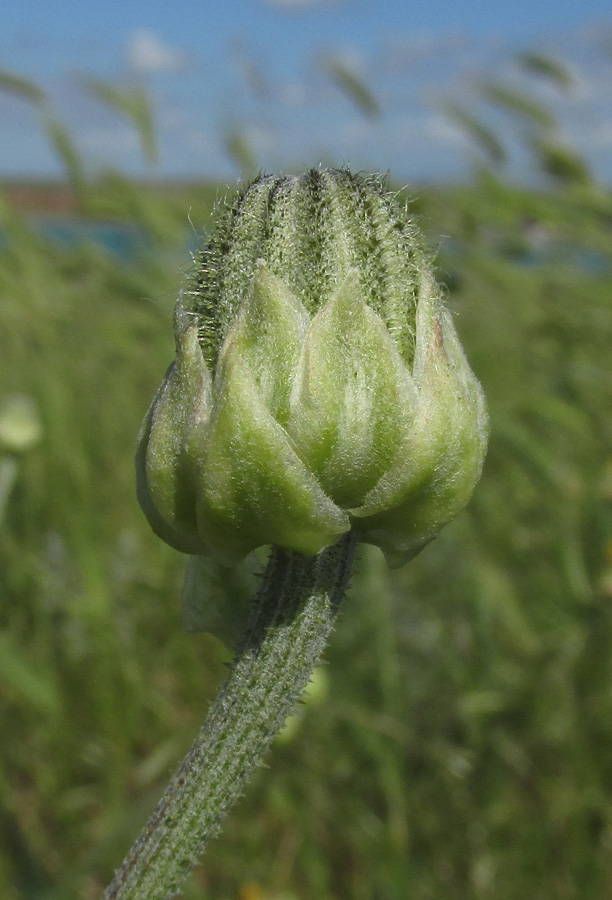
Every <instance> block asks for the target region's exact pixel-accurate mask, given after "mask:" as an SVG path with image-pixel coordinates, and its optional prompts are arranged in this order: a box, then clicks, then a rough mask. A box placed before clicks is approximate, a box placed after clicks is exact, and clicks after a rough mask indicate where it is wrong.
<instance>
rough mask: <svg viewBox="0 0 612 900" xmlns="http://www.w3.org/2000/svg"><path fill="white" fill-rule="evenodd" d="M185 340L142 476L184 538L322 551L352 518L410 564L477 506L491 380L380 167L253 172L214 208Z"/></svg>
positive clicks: (190, 542)
mask: <svg viewBox="0 0 612 900" xmlns="http://www.w3.org/2000/svg"><path fill="white" fill-rule="evenodd" d="M185 299H188V301H189V302H188V304H186V303H185ZM175 337H176V346H177V353H176V360H175V362H174V363H173V365H172V366H171V367H170V369H169V371H168V373H167V374H166V378H165V379H164V382H163V384H162V386H161V388H160V390H159V391H158V393H157V395H156V397H155V399H154V401H153V404H152V406H151V409H150V410H149V412H148V414H147V416H146V417H145V421H144V423H143V427H142V429H141V434H140V438H139V449H138V455H137V470H138V494H139V499H140V502H141V505H142V507H143V510H144V512H145V514H146V516H147V518H148V520H149V522H150V524H151V526H152V528H153V530H154V531H155V532H156V533H157V534H159V535H160V537H162V538H163V539H164V540H166V541H167V542H168V543H169V544H171V545H172V546H174V547H176V548H177V549H179V550H182V551H183V552H186V553H190V554H196V555H214V556H216V557H217V558H219V559H221V560H224V561H227V562H234V561H237V560H240V559H241V558H243V557H244V556H246V555H247V554H248V553H249V552H250V551H252V550H253V549H255V548H257V547H258V546H261V545H264V544H275V545H278V546H280V547H283V548H286V549H290V550H295V551H297V552H299V553H302V554H306V555H311V554H315V553H317V552H319V551H320V550H322V549H323V548H324V547H327V546H330V545H331V544H333V543H335V542H336V541H337V540H338V539H339V537H340V536H341V535H342V534H344V533H346V532H347V531H349V530H354V531H356V532H358V535H359V537H360V539H361V540H364V541H367V542H369V543H373V544H376V545H378V546H379V547H381V548H382V550H383V551H384V553H385V555H386V557H387V560H388V561H389V563H390V564H392V565H400V564H402V563H403V562H406V561H407V560H408V559H410V558H411V557H413V556H414V555H415V554H416V553H417V552H418V551H419V550H420V549H421V548H422V547H423V546H424V545H425V544H426V543H427V542H428V541H430V540H431V539H432V538H433V537H434V536H435V535H436V534H437V532H438V531H439V530H440V528H442V527H443V526H444V525H445V524H446V523H447V522H449V521H450V520H451V519H452V518H453V517H454V516H455V515H456V514H457V513H458V512H459V511H460V510H461V509H462V508H463V507H464V506H465V505H466V503H467V502H468V500H469V498H470V496H471V494H472V491H473V489H474V487H475V485H476V483H477V481H478V479H479V477H480V472H481V468H482V463H483V459H484V455H485V451H486V445H487V436H488V435H487V414H486V407H485V401H484V396H483V392H482V389H481V387H480V384H479V382H478V381H477V379H476V377H475V376H474V374H473V373H472V371H471V369H470V367H469V364H468V362H467V359H466V357H465V354H464V352H463V350H462V348H461V345H460V343H459V340H458V337H457V334H456V332H455V329H454V326H453V323H452V319H451V317H450V315H449V314H448V312H447V311H446V310H445V308H444V306H443V303H442V298H441V292H440V289H439V287H438V285H437V284H436V281H435V279H434V277H433V274H432V266H431V261H430V257H429V255H428V253H427V252H426V250H425V249H424V246H423V243H422V239H421V236H420V233H419V231H418V229H417V227H416V225H415V223H414V221H413V219H412V217H411V215H410V210H409V208H407V207H406V206H405V205H402V204H401V203H399V202H398V200H397V198H396V197H395V195H393V194H391V193H390V192H388V191H387V189H386V186H385V183H384V181H383V180H382V179H380V178H378V177H376V176H371V177H362V176H357V175H353V174H351V173H350V172H348V171H347V170H315V169H313V170H311V171H309V172H307V173H306V174H305V175H301V176H297V177H289V176H280V177H260V178H258V179H256V180H255V181H254V182H252V183H251V184H250V185H248V186H247V187H246V188H245V189H244V190H243V191H241V193H240V194H239V195H238V196H237V198H236V199H235V200H234V201H233V202H232V203H231V204H230V205H228V206H226V207H224V208H222V209H220V210H218V211H217V214H216V219H215V223H214V228H213V230H212V232H211V234H210V236H209V237H208V239H207V242H206V245H205V246H204V248H203V249H202V251H201V253H200V255H199V257H198V259H197V261H196V271H195V274H194V276H193V277H192V283H191V284H190V286H189V289H188V290H186V291H185V292H184V294H183V295H182V296H181V298H180V299H179V302H178V304H177V312H176V315H175Z"/></svg>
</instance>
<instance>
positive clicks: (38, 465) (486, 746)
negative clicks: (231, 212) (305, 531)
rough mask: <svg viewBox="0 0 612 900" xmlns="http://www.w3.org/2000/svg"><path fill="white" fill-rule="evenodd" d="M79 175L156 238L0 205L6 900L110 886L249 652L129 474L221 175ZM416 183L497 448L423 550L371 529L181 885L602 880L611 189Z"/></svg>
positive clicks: (609, 832)
mask: <svg viewBox="0 0 612 900" xmlns="http://www.w3.org/2000/svg"><path fill="white" fill-rule="evenodd" d="M79 189H80V192H81V193H80V197H79V202H80V203H81V208H82V211H83V213H85V214H86V215H87V217H88V219H89V220H91V221H99V220H102V219H103V220H109V219H110V220H112V221H114V222H123V223H125V222H129V223H131V224H132V225H134V226H136V227H137V229H138V234H139V236H140V237H141V238H142V247H141V248H140V250H138V252H134V253H133V254H131V256H130V257H129V258H127V259H122V258H120V257H118V256H116V255H113V253H112V252H109V251H107V250H105V249H104V248H103V247H101V246H100V245H99V244H98V243H97V242H95V241H92V242H87V241H84V242H80V243H78V244H73V245H67V246H62V245H59V244H57V243H54V242H53V240H51V239H49V238H47V237H43V236H41V234H40V232H39V230H37V229H36V228H35V227H33V226H32V225H31V223H29V220H27V219H26V218H24V217H23V216H21V215H20V214H19V213H17V212H16V211H15V210H14V209H12V208H10V207H9V206H8V205H6V204H3V205H0V235H1V240H0V708H1V711H0V721H1V723H2V725H1V735H2V737H1V744H0V897H2V900H94V898H97V897H99V895H100V893H101V891H102V890H103V888H104V886H105V885H106V883H107V882H108V880H109V879H110V877H111V875H112V872H113V870H114V868H115V867H116V866H117V865H118V864H119V862H120V861H121V858H122V857H123V855H124V853H125V851H126V850H127V847H128V846H129V843H130V841H131V839H132V838H133V837H134V836H135V834H136V833H137V831H138V830H139V828H140V827H141V826H142V824H143V823H144V821H145V818H146V816H147V814H148V812H149V811H150V810H151V809H152V808H153V806H154V804H155V802H156V800H157V798H158V797H159V795H160V793H161V790H162V789H163V786H164V784H165V782H166V780H167V778H168V776H169V774H170V772H171V771H172V768H173V767H174V766H175V764H176V763H177V762H178V760H179V759H180V758H181V757H182V755H183V754H184V752H185V750H186V749H187V747H188V745H189V743H190V741H191V739H192V737H193V735H194V734H195V732H196V730H197V728H198V727H199V725H200V724H201V723H202V721H203V717H204V712H205V709H206V706H207V704H208V703H209V701H210V700H211V699H212V697H213V696H214V693H215V691H216V689H217V687H218V685H219V684H220V682H221V681H222V679H223V678H224V674H225V672H226V663H227V661H228V659H229V656H228V653H227V651H226V650H225V649H224V647H223V645H222V644H221V643H220V642H218V641H217V640H216V639H215V638H214V637H212V636H209V635H206V634H200V635H187V634H185V633H184V632H183V630H182V627H181V616H180V590H181V583H182V577H183V572H184V568H185V557H183V556H181V555H180V554H178V553H176V552H174V551H172V550H170V549H169V548H168V547H166V546H165V545H163V544H162V542H161V541H160V540H159V539H158V538H156V537H155V536H154V535H153V534H152V533H151V532H150V530H149V528H148V526H147V524H146V521H145V519H144V517H143V516H142V514H141V513H140V511H139V509H138V506H137V503H136V498H135V489H134V474H133V454H134V446H135V440H136V435H137V432H138V428H139V425H140V421H141V419H142V416H143V414H144V412H145V411H146V408H147V406H148V404H149V402H150V400H151V397H152V396H153V393H154V391H155V389H156V388H157V386H158V384H159V381H160V379H161V377H162V374H163V372H164V370H165V368H166V367H167V365H168V363H169V362H170V360H171V359H172V356H173V352H174V348H173V340H172V330H171V315H172V307H173V303H174V299H175V297H176V294H177V291H178V289H179V286H180V284H181V281H182V279H183V277H184V276H185V274H186V273H187V272H188V271H189V269H190V265H191V262H190V256H189V249H188V248H189V245H190V243H191V244H193V240H194V237H193V233H192V231H191V225H190V224H189V222H192V223H194V227H195V229H196V231H198V232H199V231H201V230H202V229H203V228H204V227H205V225H206V222H207V220H208V215H209V213H210V209H211V206H212V202H213V200H214V197H215V193H216V189H215V188H214V187H213V188H211V187H210V186H208V187H207V186H201V187H194V188H193V189H181V190H177V191H159V190H153V189H152V188H147V187H143V186H139V185H137V184H134V183H132V182H130V181H128V180H127V179H125V178H122V177H120V176H119V175H112V176H111V175H108V176H105V179H103V180H101V181H97V182H95V183H92V184H89V185H84V184H80V186H79ZM413 202H414V209H415V214H417V215H418V217H419V220H420V223H421V225H422V227H423V228H424V229H425V230H426V231H427V233H428V234H429V236H430V238H431V240H432V241H433V243H434V244H436V245H438V246H439V248H440V253H439V259H438V274H439V276H440V279H441V280H442V281H443V282H444V283H445V284H446V286H447V291H448V303H449V306H450V307H451V308H452V310H453V311H454V313H455V314H456V316H455V319H456V325H457V329H458V331H459V334H460V337H461V339H462V341H463V343H464V346H465V347H466V351H467V354H468V357H469V359H470V362H471V364H472V366H473V368H474V370H475V372H476V373H477V375H478V377H479V378H480V379H481V381H482V383H483V386H484V388H485V391H486V394H487V397H488V401H489V406H490V416H491V444H490V451H489V455H488V458H487V462H486V464H485V470H484V474H483V478H482V481H481V483H480V485H479V487H478V488H477V490H476V493H475V496H474V498H473V500H472V502H471V504H470V506H469V507H468V509H467V510H466V511H465V512H464V513H462V514H461V515H460V516H459V518H458V519H457V520H456V521H455V522H454V523H452V524H451V525H450V526H448V527H447V528H446V529H445V530H444V531H443V532H442V534H441V535H440V537H439V538H438V539H437V540H436V541H435V542H434V543H433V544H431V545H430V546H429V547H427V548H426V549H425V550H424V551H423V553H422V554H421V555H420V556H419V557H417V559H416V560H415V561H414V562H412V563H411V564H410V565H409V566H407V567H406V568H404V569H399V570H395V571H393V572H390V571H388V570H387V569H386V567H385V565H384V562H383V559H382V556H381V555H380V554H379V552H378V551H375V550H373V549H372V548H368V549H365V548H364V549H363V550H362V551H361V553H360V558H359V561H358V564H357V567H356V573H355V576H354V578H353V584H352V588H351V590H350V592H349V595H348V597H347V600H346V601H345V606H344V610H343V613H342V615H341V616H340V620H339V624H338V627H337V629H336V632H335V635H334V638H333V641H332V643H331V646H330V647H329V649H328V651H327V654H326V665H325V667H324V669H323V670H322V672H321V673H319V676H318V678H317V687H318V690H317V691H316V692H315V693H314V695H313V698H312V700H311V701H310V702H309V703H307V704H306V705H305V706H304V707H303V709H302V710H301V714H300V718H299V719H298V720H295V721H293V722H292V724H291V728H290V730H288V731H287V732H286V733H285V734H283V735H281V737H280V738H279V739H277V742H276V745H275V749H274V750H273V752H272V753H271V754H270V756H269V757H268V759H267V767H266V768H262V769H261V770H260V771H259V773H258V775H257V777H256V779H255V781H254V783H253V784H252V785H251V787H250V788H249V790H248V793H247V795H246V796H245V798H244V801H243V803H242V804H241V806H240V807H239V808H238V809H237V810H235V811H234V812H232V813H231V815H230V816H229V818H228V820H227V823H226V827H225V830H224V832H223V835H222V836H221V838H219V839H218V840H216V841H215V842H213V843H212V844H211V846H210V847H209V849H208V850H207V853H206V856H205V858H204V861H203V863H202V865H201V866H200V867H199V868H198V869H197V870H196V872H195V874H194V876H193V877H192V879H191V880H190V882H189V884H188V886H187V888H186V894H185V895H186V897H187V898H188V900H196V898H199V900H471V898H474V900H477V898H478V900H479V898H491V900H515V898H516V900H523V898H527V897H528V898H530V900H557V898H558V900H573V898H575V900H589V898H597V900H605V898H609V897H611V896H612V369H611V366H610V360H611V357H612V194H611V193H610V191H609V190H606V189H604V188H602V187H597V186H595V185H594V184H593V183H591V182H590V181H589V180H588V179H586V180H585V179H583V178H573V179H572V178H566V179H565V180H564V181H563V183H561V184H559V185H557V186H552V187H550V189H548V190H547V191H541V192H536V191H533V190H526V189H522V188H519V187H513V186H511V185H509V184H507V183H505V182H504V181H502V180H501V179H499V178H497V177H494V176H493V175H491V174H480V175H477V176H475V177H474V180H473V182H472V184H471V185H469V186H464V187H446V188H444V187H439V186H438V187H431V188H427V187H422V188H419V190H418V194H417V196H416V198H415V199H414V201H413ZM238 589H240V573H232V572H231V571H230V572H228V571H227V570H224V569H222V568H220V567H216V566H215V565H214V564H213V563H211V567H210V591H211V594H212V593H214V594H215V595H217V596H218V595H219V594H220V595H227V597H228V601H231V598H232V597H233V596H234V595H235V593H236V590H238Z"/></svg>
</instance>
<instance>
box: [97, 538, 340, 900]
mask: <svg viewBox="0 0 612 900" xmlns="http://www.w3.org/2000/svg"><path fill="white" fill-rule="evenodd" d="M355 544H356V538H355V537H354V535H353V534H352V533H349V534H348V535H346V536H345V537H343V538H342V539H341V540H340V541H339V542H338V543H337V544H335V545H334V546H333V547H329V548H327V549H326V550H323V551H322V552H321V553H319V554H317V555H316V556H313V557H305V556H301V555H299V554H297V553H292V552H288V551H285V550H280V549H278V548H275V549H273V551H272V554H271V557H270V561H269V563H268V566H267V568H266V570H265V572H264V576H263V581H262V584H261V587H260V589H259V591H258V593H257V596H256V598H255V604H254V610H253V620H252V624H251V627H250V629H249V631H248V633H247V635H246V637H245V639H244V641H243V644H242V646H241V647H240V649H239V651H238V653H237V655H236V658H235V661H234V663H233V665H232V668H231V670H230V673H229V675H228V678H227V681H226V682H225V684H224V686H223V687H222V688H221V691H220V693H219V695H218V697H217V699H216V700H215V701H214V703H213V704H212V706H211V708H210V710H209V712H208V715H207V718H206V721H205V723H204V725H203V727H202V728H201V730H200V732H199V733H198V735H197V737H196V739H195V741H194V742H193V745H192V747H191V749H190V750H189V752H188V753H187V756H186V757H185V759H184V760H183V762H182V763H181V765H180V767H179V769H178V771H177V772H176V774H175V776H174V778H173V779H172V781H171V782H170V784H169V785H168V787H167V788H166V791H165V793H164V795H163V797H162V799H161V800H160V802H159V804H158V806H157V809H156V810H155V812H154V813H153V815H152V816H151V818H150V819H149V821H148V822H147V824H146V825H145V827H144V829H143V831H142V832H141V834H140V836H139V837H138V838H137V839H136V841H135V843H134V845H133V846H132V849H131V850H130V852H129V853H128V855H127V857H126V858H125V860H124V862H123V864H122V865H121V867H120V868H119V870H118V871H117V873H116V875H115V878H114V879H113V881H112V883H111V884H110V886H109V887H108V888H107V890H106V892H105V894H104V898H103V900H170V898H172V897H175V896H176V895H177V893H178V891H179V889H180V887H181V885H182V883H183V881H184V880H185V878H186V877H187V875H188V874H189V872H190V871H191V869H192V868H193V866H195V864H196V863H197V862H198V860H199V859H200V856H201V854H202V852H203V850H204V847H205V846H206V844H207V842H208V841H209V840H210V839H211V838H212V837H214V836H215V835H216V834H217V833H218V832H219V830H220V823H221V820H222V819H223V817H224V816H225V814H226V813H227V812H228V811H229V810H230V809H231V807H232V806H233V805H234V804H235V803H236V801H237V800H238V799H239V798H240V796H241V795H242V793H243V790H244V787H245V785H246V784H247V782H248V781H249V779H250V777H251V775H252V773H253V771H254V769H255V767H256V766H257V765H259V763H260V762H261V760H262V759H263V756H264V754H265V752H266V750H267V749H268V748H269V746H270V744H271V743H272V740H273V739H274V737H275V735H276V734H277V733H278V732H279V731H280V729H281V727H282V725H283V723H284V721H285V719H286V717H287V715H288V714H289V713H290V712H291V710H292V708H293V707H294V706H295V704H296V703H297V701H298V700H299V699H300V697H301V696H302V693H303V692H304V689H305V688H306V685H307V683H308V680H309V678H310V675H311V673H312V670H313V668H314V666H315V665H316V663H317V661H318V659H319V658H320V656H321V653H322V652H323V649H324V647H325V644H326V643H327V640H328V638H329V635H330V633H331V631H332V628H333V624H334V619H335V615H336V612H337V609H338V606H339V604H340V601H341V599H342V597H343V595H344V592H345V590H346V587H347V584H348V578H349V576H350V572H351V567H352V560H353V555H354V549H355Z"/></svg>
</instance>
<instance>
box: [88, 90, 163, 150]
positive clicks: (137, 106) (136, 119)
mask: <svg viewBox="0 0 612 900" xmlns="http://www.w3.org/2000/svg"><path fill="white" fill-rule="evenodd" d="M83 84H84V86H85V87H86V88H87V90H88V91H89V92H90V93H91V94H92V96H94V97H95V98H96V99H97V100H99V101H100V102H101V103H104V104H105V105H106V106H108V107H109V108H110V109H112V110H114V111H115V112H117V113H119V115H121V116H123V117H124V118H125V119H127V120H128V121H129V122H131V123H132V124H133V125H134V127H135V128H136V130H137V131H138V135H139V137H140V143H141V146H142V152H143V154H144V157H145V159H146V160H147V161H148V162H149V163H150V164H151V165H153V164H154V163H156V162H157V140H156V136H155V122H154V120H153V110H152V108H151V102H150V98H149V95H148V93H147V92H146V91H145V90H144V88H143V87H142V86H141V85H138V84H136V85H129V86H127V87H123V88H119V87H114V86H113V85H110V84H107V83H106V82H104V81H99V80H97V79H95V78H87V79H85V80H84V82H83Z"/></svg>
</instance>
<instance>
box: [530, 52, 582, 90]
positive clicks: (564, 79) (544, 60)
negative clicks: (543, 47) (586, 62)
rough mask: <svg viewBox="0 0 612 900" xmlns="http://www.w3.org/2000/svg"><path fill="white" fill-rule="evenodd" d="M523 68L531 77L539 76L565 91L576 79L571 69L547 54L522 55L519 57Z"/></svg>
mask: <svg viewBox="0 0 612 900" xmlns="http://www.w3.org/2000/svg"><path fill="white" fill-rule="evenodd" d="M518 62H519V64H520V65H521V67H522V68H523V69H524V70H525V71H526V72H529V73H530V74H531V75H539V76H540V77H542V78H546V79H548V80H549V81H552V82H553V84H556V85H557V87H560V88H563V89H564V90H566V89H568V88H570V87H572V85H573V84H574V79H573V77H572V74H571V72H570V71H569V69H568V68H567V67H566V66H564V65H563V63H560V62H559V60H558V59H555V58H554V57H553V56H548V55H547V54H545V53H521V54H519V57H518Z"/></svg>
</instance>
